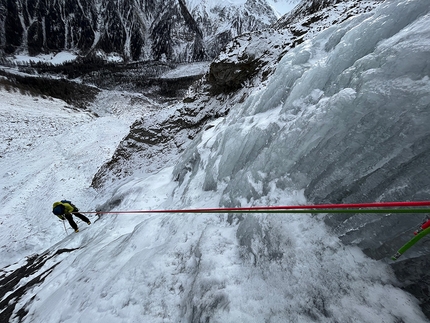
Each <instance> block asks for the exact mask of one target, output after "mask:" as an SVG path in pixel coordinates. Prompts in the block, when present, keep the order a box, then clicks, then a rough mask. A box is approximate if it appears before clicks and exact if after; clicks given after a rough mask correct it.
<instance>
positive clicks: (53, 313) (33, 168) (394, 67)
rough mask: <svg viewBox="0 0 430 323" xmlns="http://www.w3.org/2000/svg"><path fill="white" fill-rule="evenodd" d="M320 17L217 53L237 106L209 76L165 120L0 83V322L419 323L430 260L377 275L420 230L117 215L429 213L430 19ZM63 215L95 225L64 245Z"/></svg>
mask: <svg viewBox="0 0 430 323" xmlns="http://www.w3.org/2000/svg"><path fill="white" fill-rule="evenodd" d="M310 2H311V1H304V2H303V4H305V3H310ZM360 3H361V5H360ZM365 5H369V6H370V7H368V8H365V7H364V6H365ZM330 8H331V9H330ZM320 9H321V11H323V12H324V17H325V18H324V17H323V18H322V19H321V20H319V22H318V21H317V20H314V19H309V17H308V16H306V15H298V16H296V18H295V19H293V18H292V17H290V18H287V17H286V18H285V19H293V22H292V23H291V24H289V25H287V26H283V27H282V28H280V29H278V30H277V31H273V32H270V31H266V30H265V31H259V32H256V33H255V34H249V35H243V36H240V37H239V38H237V39H235V40H234V41H233V42H232V43H230V44H229V45H228V46H227V47H226V49H225V50H224V51H223V52H222V53H221V55H220V56H219V57H217V58H216V59H215V60H214V65H213V66H217V64H218V66H220V64H221V63H225V66H226V68H228V69H229V70H230V71H231V70H233V69H234V67H235V65H234V64H241V65H236V66H242V67H243V68H242V69H238V71H239V73H237V74H238V75H239V77H244V80H245V81H242V82H238V84H241V86H238V87H236V88H225V87H222V86H219V87H218V88H216V91H215V90H214V87H215V85H216V84H217V83H216V82H217V80H219V79H220V78H217V77H216V76H215V75H214V70H213V66H211V68H210V69H211V70H212V71H211V70H210V71H209V72H208V75H207V76H206V77H205V78H203V79H201V80H200V81H199V82H198V83H196V84H194V85H193V86H192V87H190V89H189V91H188V93H187V96H186V97H185V98H184V100H182V101H180V102H175V103H173V104H169V105H166V104H165V103H162V101H161V103H160V102H159V101H155V100H153V99H152V98H149V97H145V96H143V95H142V94H140V93H130V92H126V91H122V92H120V91H106V90H100V91H99V92H98V94H97V97H96V99H95V100H94V102H93V103H92V104H90V105H88V107H87V110H85V111H84V110H76V108H75V107H74V106H72V105H71V104H67V103H65V102H64V101H61V100H57V99H52V98H49V97H46V96H45V97H42V96H40V97H31V96H29V95H26V92H25V91H21V92H22V93H21V92H19V91H16V90H14V88H13V87H12V86H11V85H10V84H9V83H7V82H6V80H5V78H6V77H5V76H2V78H1V79H0V80H1V81H2V82H1V83H0V84H2V88H1V90H0V95H1V97H2V98H1V101H0V102H1V103H0V111H1V113H0V120H1V125H2V132H1V133H0V134H1V136H2V137H1V138H0V139H1V142H2V146H1V147H2V152H1V158H0V177H1V178H2V191H1V196H0V200H1V201H2V210H1V211H0V216H1V218H0V219H1V230H0V245H1V246H2V248H1V250H0V252H1V255H0V260H1V264H2V267H4V268H3V269H2V270H1V271H0V285H1V286H2V288H1V289H0V321H2V322H48V323H49V322H245V321H247V322H286V321H288V322H372V323H373V322H392V323H394V322H414V323H420V322H429V319H428V317H429V316H430V310H429V307H428V304H429V301H428V286H429V278H428V277H429V276H428V274H427V268H428V264H429V259H430V257H429V250H428V247H427V243H426V242H425V240H422V241H421V242H420V243H419V244H417V245H416V246H414V247H413V248H412V249H411V250H409V251H408V253H407V254H405V255H404V256H403V258H401V260H400V261H399V262H397V263H393V262H392V261H391V260H389V257H390V256H391V255H392V254H393V253H394V252H395V251H396V250H397V249H398V248H399V247H400V246H401V245H402V244H403V243H404V242H406V241H407V240H409V239H410V238H411V237H412V236H413V234H412V232H413V230H414V229H415V227H416V226H417V225H418V224H420V222H421V220H422V216H420V215H418V216H417V215H409V214H406V215H400V214H395V213H392V214H383V215H375V214H337V215H335V216H331V215H324V214H323V215H312V214H290V215H286V214H266V213H254V214H240V213H239V214H232V213H221V214H174V213H173V214H156V213H152V214H151V213H148V214H138V213H121V211H131V210H151V209H152V210H156V209H158V210H160V209H183V208H198V207H204V208H208V207H216V206H230V207H235V206H252V205H296V204H299V205H304V204H310V203H324V202H328V203H336V202H339V203H347V202H372V201H407V200H428V193H429V191H428V187H429V178H430V177H429V176H427V175H429V174H428V169H429V167H428V166H429V157H430V156H429V152H430V149H429V148H430V147H429V143H428V140H426V139H427V138H428V136H429V135H430V133H429V132H430V130H429V127H428V124H429V121H430V115H429V109H428V107H429V98H430V95H429V93H430V92H429V91H430V79H429V75H430V70H429V66H430V64H429V57H430V56H429V52H430V36H429V35H430V25H429V24H428V21H429V18H430V8H429V6H428V1H427V0H391V1H386V2H379V1H375V2H373V3H372V2H371V1H366V2H364V1H361V2H356V1H343V2H339V3H336V4H334V6H333V7H330V6H327V7H324V8H320ZM350 10H355V11H354V12H355V14H351V15H350V13H351V11H350ZM314 14H315V12H312V13H309V15H310V16H312V15H314ZM326 15H327V16H326ZM349 15H350V16H349ZM348 16H349V17H348ZM312 17H315V16H312ZM279 23H282V21H280V22H279ZM303 23H304V25H303ZM301 24H302V26H303V30H302V31H303V33H297V32H295V31H297V30H298V29H299V26H300V25H301ZM290 27H291V28H293V29H292V30H289V28H290ZM280 44H282V46H281V45H280ZM263 45H264V46H267V47H264V46H263ZM251 54H252V55H251ZM250 57H252V59H250ZM245 61H248V62H256V63H254V64H253V65H254V67H253V68H249V71H250V73H248V74H246V77H245V76H244V75H245V72H242V71H246V66H245V64H242V63H243V62H245ZM183 70H187V68H186V67H185V66H181V68H180V69H178V70H176V73H177V74H178V75H181V74H182V73H184V72H183ZM190 70H191V67H189V68H188V71H187V72H190ZM252 71H253V72H252ZM174 74H175V71H169V73H168V74H166V78H167V79H171V78H172V75H174ZM2 75H3V74H2ZM210 75H212V77H210ZM232 79H234V78H232ZM6 85H7V86H6ZM35 107H37V109H36V108H35ZM96 115H97V116H98V117H96ZM131 124H133V125H132V127H131V129H129V126H130V125H131ZM129 130H130V131H129ZM122 138H124V140H122ZM120 152H121V154H122V155H121V154H120ZM128 154H132V156H128ZM112 155H113V158H111V156H112ZM120 157H122V159H121V158H120ZM106 165H111V166H112V167H111V168H110V167H107V166H106ZM97 170H103V171H101V172H98V175H97V176H95V177H94V174H95V173H96V172H97ZM117 171H122V172H124V173H123V174H121V176H118V174H117ZM94 181H98V184H99V185H98V186H97V185H94ZM91 183H93V186H91ZM94 186H97V190H96V189H94ZM62 198H66V199H71V200H72V201H73V202H74V203H75V204H76V205H77V206H78V207H79V208H80V209H81V211H94V210H95V209H96V208H97V209H101V210H102V211H103V212H105V213H104V215H102V216H101V217H100V218H98V217H97V216H96V215H95V214H93V213H90V214H88V216H89V217H90V219H91V220H92V222H93V223H92V224H91V225H90V226H87V225H86V224H85V223H82V222H78V224H79V227H80V229H81V232H79V233H77V234H76V233H73V232H71V230H70V229H69V228H68V227H67V225H66V226H65V227H64V226H63V224H62V223H61V222H59V221H57V220H56V219H55V217H54V216H53V215H52V213H51V205H52V202H53V201H56V200H60V199H62ZM110 212H112V213H110ZM363 251H364V252H363ZM24 256H27V257H26V258H24ZM411 293H412V294H411ZM426 315H427V317H426Z"/></svg>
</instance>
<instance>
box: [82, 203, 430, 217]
mask: <svg viewBox="0 0 430 323" xmlns="http://www.w3.org/2000/svg"><path fill="white" fill-rule="evenodd" d="M417 207H420V208H417ZM79 213H86V214H139V213H430V201H417V202H376V203H354V204H316V205H284V206H252V207H236V208H199V209H173V210H172V209H170V210H169V209H167V210H129V211H106V212H105V211H95V212H82V211H79Z"/></svg>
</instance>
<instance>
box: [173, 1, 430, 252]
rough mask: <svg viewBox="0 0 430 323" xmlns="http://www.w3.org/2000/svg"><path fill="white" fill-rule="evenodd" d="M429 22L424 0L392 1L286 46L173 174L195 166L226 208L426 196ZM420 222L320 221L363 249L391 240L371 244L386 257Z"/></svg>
mask: <svg viewBox="0 0 430 323" xmlns="http://www.w3.org/2000/svg"><path fill="white" fill-rule="evenodd" d="M428 21H429V6H428V2H426V1H389V2H387V3H386V4H383V5H381V7H380V8H379V9H378V10H377V11H376V13H371V14H366V15H361V16H359V17H355V18H353V19H350V20H348V21H346V22H345V23H343V24H342V25H340V26H335V27H332V28H330V29H328V30H326V31H324V32H322V33H321V34H320V35H318V36H317V37H316V38H315V39H313V40H311V41H307V42H305V43H304V44H302V45H300V46H298V47H297V48H295V49H294V50H292V51H290V52H289V53H288V54H287V55H285V57H284V58H283V59H282V61H281V62H280V63H279V65H278V67H277V71H276V74H275V75H274V76H273V77H272V79H271V80H270V82H269V83H268V84H267V85H266V86H262V87H261V89H260V90H259V91H256V92H254V93H253V94H252V95H251V97H250V98H249V99H248V100H247V101H246V102H245V103H244V104H243V105H242V106H238V107H237V110H235V111H232V112H231V114H230V116H229V117H228V118H226V119H225V120H224V121H223V122H222V123H220V124H219V125H217V127H215V128H212V129H210V130H208V131H210V132H211V134H204V135H203V136H202V140H201V142H199V143H196V144H195V146H194V148H193V149H192V150H190V151H189V153H188V157H187V156H186V158H185V160H184V162H183V163H182V164H181V165H179V166H178V167H177V168H176V173H177V174H178V175H179V178H184V177H185V176H184V175H183V173H184V170H185V169H186V167H185V166H184V165H188V167H189V165H190V164H193V163H194V164H198V166H197V165H195V167H194V168H193V171H194V172H195V173H197V172H198V169H200V170H201V171H204V172H205V180H204V182H203V183H202V188H203V189H205V190H217V189H218V190H222V199H221V205H223V206H237V205H251V204H258V203H261V202H270V203H275V204H276V203H277V202H278V196H279V195H280V193H279V192H280V191H283V190H284V191H287V192H288V191H295V190H304V193H305V196H306V198H307V199H308V200H309V202H316V203H319V202H330V203H341V202H370V201H397V200H399V201H400V200H426V199H428V196H429V194H428V193H429V188H428V187H429V182H430V179H429V178H430V177H429V175H430V174H429V167H428V166H429V157H430V149H429V148H430V143H429V141H428V140H426V138H428V137H429V135H430V128H429V127H428V123H429V121H430V110H429V102H430V91H429V90H430V79H429V75H430V64H429V57H430V55H429V54H430V53H429V51H430V36H429V35H430V33H429V32H430V27H429V24H428ZM226 126H228V128H227V130H224V127H226ZM200 156H205V159H204V160H200V158H201V157H200ZM197 161H199V162H198V163H197ZM190 181H193V176H191V177H190ZM183 185H189V184H188V183H184V184H183ZM286 194H288V193H286ZM421 218H422V216H412V215H411V216H406V217H405V216H404V215H387V216H384V217H381V216H375V215H368V216H367V215H359V216H358V215H356V216H354V215H352V216H351V215H348V216H347V215H337V216H335V217H327V218H326V221H327V223H329V224H331V225H332V226H334V227H336V232H337V233H338V234H340V235H344V237H343V238H344V240H345V241H347V242H355V243H360V245H361V246H362V247H363V248H372V249H374V248H377V247H379V246H380V245H381V244H384V243H389V246H385V247H384V248H383V249H384V250H381V251H380V252H376V251H375V250H373V251H372V252H376V254H374V256H376V257H384V256H386V253H387V252H388V253H390V252H392V251H393V250H392V249H393V248H396V247H397V246H399V245H398V244H399V240H397V241H390V240H391V239H397V238H398V235H399V234H401V233H403V232H404V231H405V230H406V229H410V228H411V226H413V225H415V224H418V223H419V222H420V220H421ZM345 220H346V221H345ZM387 226H388V227H392V228H391V229H390V230H387V229H386V227H387ZM409 234H410V232H408V233H406V234H405V236H404V237H403V238H402V239H403V240H405V239H408V237H409ZM375 236H376V238H375ZM409 238H410V237H409ZM390 249H391V250H390Z"/></svg>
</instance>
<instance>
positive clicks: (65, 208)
mask: <svg viewBox="0 0 430 323" xmlns="http://www.w3.org/2000/svg"><path fill="white" fill-rule="evenodd" d="M78 211H79V210H78V208H77V207H76V206H75V205H73V203H72V202H70V201H66V200H62V201H61V202H55V203H54V205H52V213H54V214H55V215H56V216H58V217H59V218H60V219H61V220H63V221H64V220H66V219H67V221H69V224H70V226H71V227H72V228H73V230H75V232H79V229H78V225H77V224H76V222H75V221H73V217H72V214H73V215H76V216H77V217H78V218H79V219H81V220H82V221H84V222H86V223H87V224H88V225H90V224H91V221H90V220H89V219H88V218H87V217H86V216H85V215H83V214H81V213H78Z"/></svg>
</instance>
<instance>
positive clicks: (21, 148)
mask: <svg viewBox="0 0 430 323" xmlns="http://www.w3.org/2000/svg"><path fill="white" fill-rule="evenodd" d="M104 96H105V94H101V95H100V98H99V104H100V106H94V107H93V110H94V111H96V112H98V113H99V114H103V113H105V114H107V115H105V116H103V117H100V118H95V117H94V116H93V115H92V114H91V113H89V112H80V111H76V110H75V109H74V108H72V107H70V106H67V104H66V103H65V102H63V101H61V100H58V99H48V98H41V97H32V96H28V95H22V94H20V93H19V92H17V93H15V92H7V91H6V90H4V89H1V90H0V97H1V99H0V102H1V103H0V123H1V127H2V131H1V133H0V142H1V144H0V147H1V150H0V155H1V158H0V178H1V179H2V180H1V183H2V187H1V189H2V194H1V203H2V210H1V211H0V219H1V220H0V221H1V226H2V229H1V231H0V237H1V238H0V241H1V242H0V245H1V250H0V266H5V265H7V264H10V263H12V262H15V261H17V260H19V259H21V258H22V256H23V255H25V254H27V255H28V254H32V253H35V252H41V251H43V250H45V249H46V248H47V247H49V246H51V245H52V244H53V243H55V242H57V241H58V240H59V239H62V238H63V237H64V228H63V225H62V224H61V223H59V222H56V221H55V219H54V218H53V217H52V211H51V207H52V205H51V204H52V203H51V202H54V201H57V200H60V199H63V198H68V197H70V198H71V197H73V199H74V201H75V202H76V203H77V204H78V205H80V206H81V207H83V208H87V207H90V206H91V205H92V200H93V199H94V196H95V195H96V192H94V191H93V190H92V189H90V188H89V185H90V183H91V180H92V176H93V174H94V173H95V172H96V171H97V169H98V168H99V167H100V166H101V165H102V164H103V163H104V162H106V161H107V159H109V158H110V156H111V155H112V154H113V151H114V149H115V148H116V145H117V144H118V143H119V141H120V140H121V139H122V137H124V136H125V135H126V134H127V132H128V129H129V126H130V124H131V123H132V122H133V121H134V119H135V118H136V114H135V113H133V112H132V111H130V110H132V109H133V108H136V107H133V106H128V107H127V108H126V109H125V108H124V107H123V106H124V105H128V103H127V101H126V99H125V97H124V96H120V95H119V94H118V95H117V98H115V94H108V95H107V96H108V98H104ZM139 109H141V107H139ZM124 111H125V112H127V114H121V113H122V112H124ZM48 201H49V202H48Z"/></svg>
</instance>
